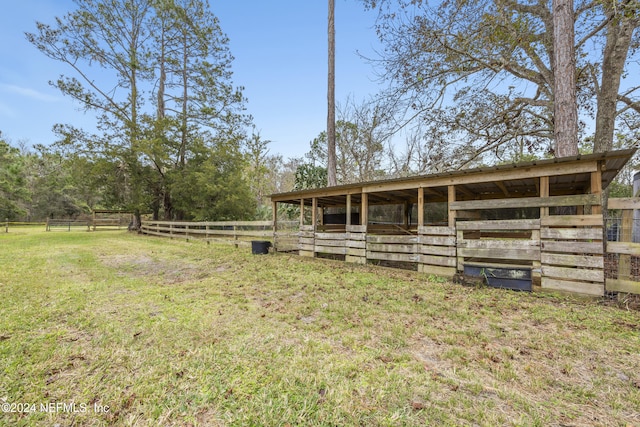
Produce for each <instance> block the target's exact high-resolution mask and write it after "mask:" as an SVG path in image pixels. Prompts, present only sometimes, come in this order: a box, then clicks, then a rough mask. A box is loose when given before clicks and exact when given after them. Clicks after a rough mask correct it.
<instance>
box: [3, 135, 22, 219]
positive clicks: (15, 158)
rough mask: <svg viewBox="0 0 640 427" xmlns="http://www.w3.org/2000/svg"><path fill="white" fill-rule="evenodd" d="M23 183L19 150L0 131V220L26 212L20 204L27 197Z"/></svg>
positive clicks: (20, 215) (17, 216)
mask: <svg viewBox="0 0 640 427" xmlns="http://www.w3.org/2000/svg"><path fill="white" fill-rule="evenodd" d="M25 184H26V183H25V176H24V163H23V159H22V156H21V155H20V150H18V149H17V148H15V147H12V146H11V145H9V143H7V142H6V141H5V140H4V138H3V137H2V133H1V132H0V221H4V220H5V219H10V220H16V219H18V218H20V217H22V216H23V215H25V214H26V210H25V209H24V208H23V206H21V205H22V204H23V202H24V201H25V200H26V199H27V198H28V197H29V194H28V192H27V188H26V186H25Z"/></svg>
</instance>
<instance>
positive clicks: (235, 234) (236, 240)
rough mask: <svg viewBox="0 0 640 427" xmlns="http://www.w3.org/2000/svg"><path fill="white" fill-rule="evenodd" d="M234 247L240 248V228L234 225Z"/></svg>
mask: <svg viewBox="0 0 640 427" xmlns="http://www.w3.org/2000/svg"><path fill="white" fill-rule="evenodd" d="M233 242H234V243H233V245H234V246H235V247H236V249H237V248H238V226H237V225H236V224H233Z"/></svg>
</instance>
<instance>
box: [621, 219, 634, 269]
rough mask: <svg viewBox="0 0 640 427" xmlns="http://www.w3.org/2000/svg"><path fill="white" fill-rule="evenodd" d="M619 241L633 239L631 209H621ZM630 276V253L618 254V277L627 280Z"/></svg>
mask: <svg viewBox="0 0 640 427" xmlns="http://www.w3.org/2000/svg"><path fill="white" fill-rule="evenodd" d="M620 241H621V242H631V241H633V210H632V209H624V210H623V211H622V224H621V230H620ZM629 276H631V255H628V254H620V261H619V262H618V279H622V280H629Z"/></svg>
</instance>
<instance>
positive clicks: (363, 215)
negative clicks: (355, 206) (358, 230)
mask: <svg viewBox="0 0 640 427" xmlns="http://www.w3.org/2000/svg"><path fill="white" fill-rule="evenodd" d="M360 203H361V207H360V225H364V226H366V225H368V223H369V194H367V193H362V201H361V202H360Z"/></svg>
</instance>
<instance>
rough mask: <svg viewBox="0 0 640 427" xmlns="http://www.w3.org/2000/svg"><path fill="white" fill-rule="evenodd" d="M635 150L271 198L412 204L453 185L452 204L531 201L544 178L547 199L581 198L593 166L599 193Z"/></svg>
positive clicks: (325, 203)
mask: <svg viewBox="0 0 640 427" xmlns="http://www.w3.org/2000/svg"><path fill="white" fill-rule="evenodd" d="M635 152H636V148H632V149H627V150H617V151H607V152H604V153H595V154H587V155H578V156H573V157H562V158H554V159H544V160H534V161H530V162H522V163H513V164H505V165H497V166H490V167H480V168H472V169H463V170H457V171H451V172H443V173H437V174H429V175H416V176H411V177H405V178H394V179H386V180H378V181H368V182H361V183H353V184H344V185H338V186H334V187H325V188H315V189H308V190H300V191H292V192H287V193H278V194H272V195H271V196H270V197H271V200H272V201H275V202H278V203H293V204H299V203H300V200H301V199H304V203H305V204H307V205H310V204H311V203H312V199H313V198H316V199H317V202H318V206H321V207H330V206H345V205H346V198H347V194H351V197H352V199H351V200H352V203H359V202H360V199H361V195H362V193H367V194H368V195H369V196H368V197H369V204H395V203H406V202H409V203H415V202H416V201H417V197H418V196H417V189H418V188H420V187H423V188H424V189H425V192H424V195H425V202H437V201H447V194H448V193H447V187H448V186H449V185H455V186H456V193H457V194H456V199H457V200H474V199H494V198H505V197H512V198H515V197H532V196H537V195H539V179H538V178H539V177H541V176H549V186H550V191H551V194H550V195H568V194H584V193H586V192H588V190H589V189H590V186H591V172H593V171H595V170H597V169H595V168H597V167H599V168H600V170H601V172H602V175H601V177H602V178H601V181H602V189H603V190H604V189H605V188H606V187H607V186H608V185H609V184H610V183H611V181H613V179H614V178H615V177H616V175H617V174H618V172H619V171H620V169H622V168H623V167H624V165H625V164H626V163H627V162H628V161H629V160H630V159H631V157H632V156H633V155H634V154H635Z"/></svg>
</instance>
